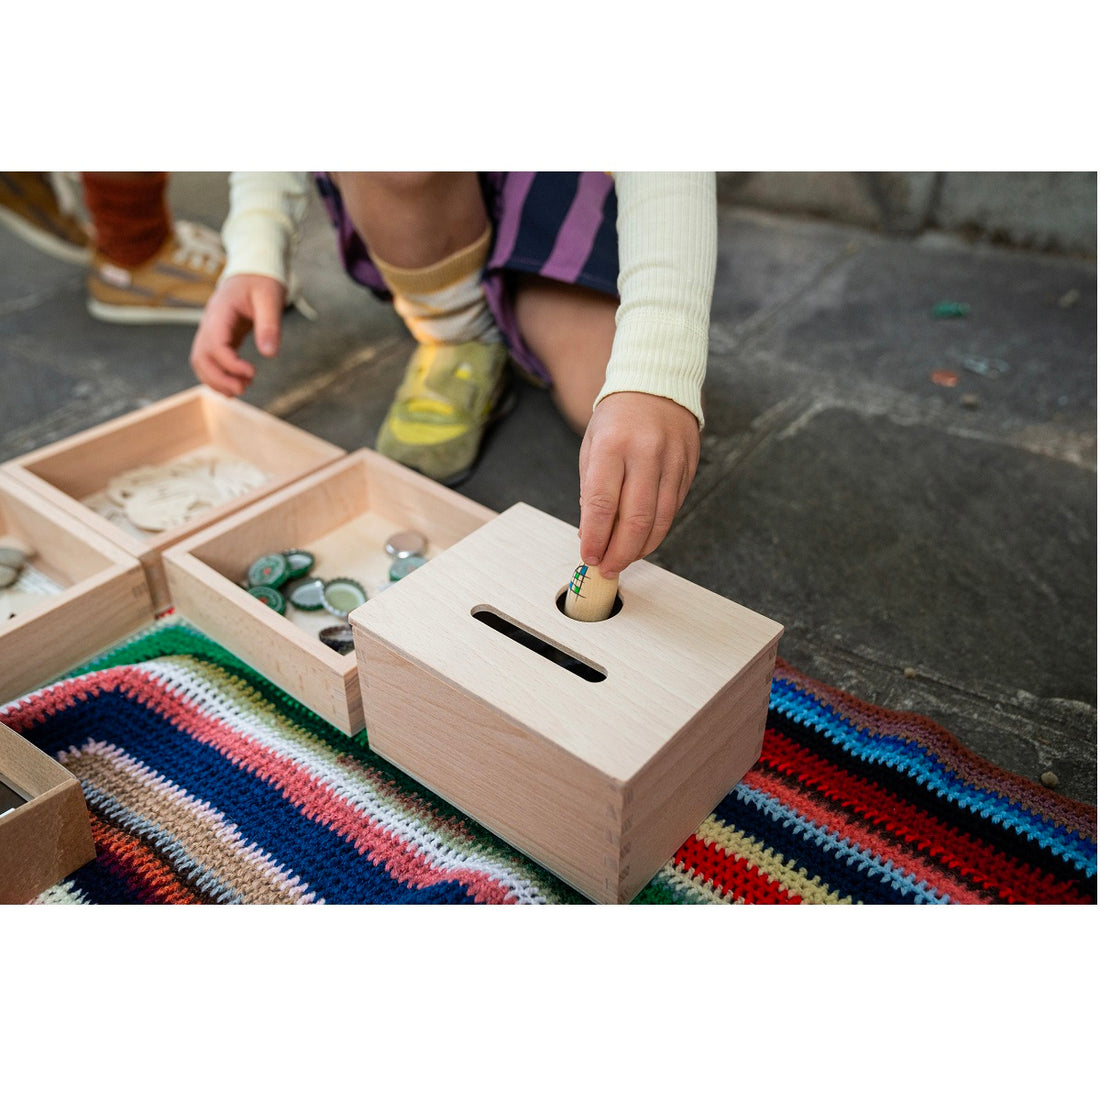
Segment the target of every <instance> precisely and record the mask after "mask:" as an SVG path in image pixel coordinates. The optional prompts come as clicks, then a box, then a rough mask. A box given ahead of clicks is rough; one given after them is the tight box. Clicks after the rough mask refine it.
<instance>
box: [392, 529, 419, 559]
mask: <svg viewBox="0 0 1100 1100" xmlns="http://www.w3.org/2000/svg"><path fill="white" fill-rule="evenodd" d="M427 549H428V540H427V539H426V538H425V537H424V536H423V535H422V534H421V533H420V532H419V531H398V532H397V533H396V534H393V535H390V537H389V538H388V539H386V553H387V554H389V556H390V557H391V558H407V557H409V555H411V554H419V555H421V556H422V555H423V554H424V551H425V550H427Z"/></svg>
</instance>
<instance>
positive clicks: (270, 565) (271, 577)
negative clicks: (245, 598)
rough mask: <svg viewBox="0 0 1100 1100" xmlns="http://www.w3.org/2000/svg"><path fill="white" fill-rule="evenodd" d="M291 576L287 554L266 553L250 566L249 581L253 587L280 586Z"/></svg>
mask: <svg viewBox="0 0 1100 1100" xmlns="http://www.w3.org/2000/svg"><path fill="white" fill-rule="evenodd" d="M289 576H290V562H288V561H287V560H286V555H285V554H264V556H263V557H262V558H257V559H256V560H255V561H254V562H253V563H252V564H251V565H250V566H249V567H248V583H249V584H250V585H252V586H253V587H255V586H257V585H259V586H264V585H267V586H268V587H269V588H278V587H279V585H281V584H282V583H283V582H284V581H285V580H286V579H287V577H289Z"/></svg>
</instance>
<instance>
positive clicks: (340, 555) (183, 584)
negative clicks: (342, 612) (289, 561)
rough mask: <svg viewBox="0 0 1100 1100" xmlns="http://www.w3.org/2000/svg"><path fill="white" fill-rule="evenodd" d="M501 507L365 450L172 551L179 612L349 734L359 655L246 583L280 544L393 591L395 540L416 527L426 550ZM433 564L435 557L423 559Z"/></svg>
mask: <svg viewBox="0 0 1100 1100" xmlns="http://www.w3.org/2000/svg"><path fill="white" fill-rule="evenodd" d="M495 514H496V513H494V512H493V511H491V510H490V509H488V508H485V507H483V506H482V505H480V504H477V503H475V502H474V501H471V500H467V499H466V498H464V497H462V496H459V495H458V494H457V493H455V492H452V491H451V490H449V489H445V488H444V487H443V486H441V485H438V484H437V483H436V482H434V481H430V480H429V479H428V478H425V477H422V476H420V475H419V474H417V473H414V472H413V471H411V470H408V469H406V468H405V467H404V466H401V465H399V464H398V463H396V462H392V461H391V460H390V459H388V458H384V457H383V456H382V455H379V454H377V453H376V452H374V451H372V450H368V449H362V450H359V451H355V452H353V453H352V454H350V455H348V456H347V457H346V458H344V459H342V460H340V461H339V462H335V463H333V464H332V465H331V466H328V467H326V468H325V469H323V470H320V471H318V472H317V473H315V474H312V475H310V476H309V477H306V478H303V479H302V480H300V481H298V482H295V483H294V484H293V485H291V486H288V487H287V488H286V489H283V490H281V491H280V492H278V493H273V494H272V495H271V496H269V497H267V498H265V499H264V500H262V501H260V502H258V503H257V504H254V505H252V506H250V507H249V508H247V509H245V510H243V511H241V512H239V513H237V514H236V515H234V516H232V517H230V518H228V519H226V520H224V521H223V522H221V523H219V524H217V525H215V526H213V527H210V528H208V529H207V530H205V531H203V532H201V533H200V534H198V535H195V536H194V537H192V538H190V539H188V540H186V541H185V542H181V543H180V544H179V545H177V546H175V547H173V548H171V549H170V550H168V551H167V552H166V553H165V555H164V563H165V568H166V571H167V576H168V584H169V588H170V590H171V593H172V598H173V601H174V603H175V606H176V608H177V609H178V610H179V612H180V613H181V614H182V615H183V616H184V617H185V618H187V619H188V620H190V621H191V622H192V623H194V624H195V625H196V626H197V627H199V629H200V630H202V631H203V632H204V633H206V634H208V635H209V636H210V637H212V638H214V639H215V640H216V641H218V642H220V643H221V644H222V645H224V646H225V647H226V649H228V650H230V651H231V652H232V653H235V654H236V655H237V656H238V657H240V658H242V659H243V660H245V661H247V662H248V664H249V665H251V666H252V667H253V668H255V669H256V670H257V671H259V672H261V673H263V675H264V676H266V677H267V678H268V679H269V680H271V681H272V683H275V684H278V685H279V687H281V688H282V689H283V690H284V691H286V692H287V693H288V694H289V695H291V696H293V697H294V698H295V699H297V700H298V701H299V702H301V703H304V704H305V705H306V706H307V707H309V708H310V709H311V710H313V711H315V712H316V713H317V714H319V715H321V717H323V718H325V719H326V720H327V721H329V722H331V723H332V725H334V726H336V727H337V728H338V729H341V730H343V731H344V732H345V733H348V734H354V733H358V732H359V730H361V729H362V728H363V707H362V702H361V699H360V693H359V677H358V673H357V669H356V663H355V654H354V653H347V654H340V653H337V652H336V651H335V650H333V649H330V648H329V647H328V646H327V645H325V644H324V643H323V642H322V641H320V640H319V638H318V629H319V627H320V626H322V625H327V624H330V623H335V622H337V621H338V620H335V619H333V618H332V617H330V616H328V615H327V614H325V613H323V612H297V613H294V611H293V610H292V609H290V608H288V615H287V616H284V615H281V614H279V613H278V612H276V611H274V610H272V609H271V608H269V607H267V606H265V605H264V604H263V603H261V602H260V601H259V600H258V599H256V598H255V597H254V596H251V595H249V594H248V592H246V591H245V589H244V588H243V587H241V583H240V582H242V580H243V579H244V577H245V576H246V574H247V571H248V566H249V565H250V564H251V563H252V562H253V561H255V560H256V559H257V558H259V557H261V556H263V555H264V554H267V553H271V552H273V551H283V550H288V549H305V550H308V551H310V552H311V553H312V554H314V556H315V558H316V563H315V565H314V568H313V570H312V573H313V575H315V576H319V577H322V578H325V579H333V578H336V577H351V578H353V579H356V580H359V581H360V582H361V583H362V584H363V585H364V587H365V589H366V591H367V594H368V597H369V598H370V599H371V600H373V599H375V598H379V599H384V598H388V597H389V595H390V592H391V591H394V590H396V589H397V588H400V586H401V585H403V584H407V583H408V578H406V579H404V580H401V581H399V582H397V583H396V584H395V585H393V587H392V589H387V590H386V592H385V593H383V595H382V596H381V597H379V596H378V592H379V589H380V588H381V587H382V586H384V585H386V584H387V583H388V572H389V565H390V561H391V559H390V556H389V554H388V553H387V552H386V549H385V546H386V541H387V539H388V538H389V536H390V535H392V534H394V533H395V532H398V531H402V530H406V529H410V528H411V529H414V530H417V531H419V532H420V533H421V534H422V535H424V536H425V537H426V538H427V540H428V556H429V558H430V557H431V556H432V555H434V554H436V553H438V552H439V551H441V550H443V549H445V548H446V547H448V546H450V545H451V544H452V543H454V542H456V541H458V540H459V539H461V538H462V537H463V536H464V535H467V534H469V532H471V531H473V530H475V529H476V528H477V527H479V526H480V525H481V524H483V523H485V522H486V521H487V520H489V519H491V518H492V517H493V516H494V515H495ZM425 568H426V567H425Z"/></svg>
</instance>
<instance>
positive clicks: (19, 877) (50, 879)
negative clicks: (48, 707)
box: [0, 722, 95, 905]
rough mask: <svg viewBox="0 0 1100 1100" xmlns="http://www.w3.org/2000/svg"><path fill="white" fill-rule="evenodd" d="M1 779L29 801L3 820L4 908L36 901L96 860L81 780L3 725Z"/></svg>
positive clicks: (0, 893)
mask: <svg viewBox="0 0 1100 1100" xmlns="http://www.w3.org/2000/svg"><path fill="white" fill-rule="evenodd" d="M0 780H2V781H3V782H4V783H5V784H6V785H7V786H8V787H9V788H11V789H12V790H13V791H14V792H15V793H16V794H17V795H19V796H21V797H22V798H24V799H26V801H25V802H23V804H22V805H20V806H16V807H15V808H14V809H13V810H11V811H10V812H8V813H6V814H3V815H2V816H0V904H3V905H16V904H21V903H23V902H28V901H33V900H34V899H35V898H36V897H38V895H39V894H41V893H42V891H43V890H48V889H49V888H50V887H51V886H53V885H54V884H55V883H58V882H60V881H61V880H62V879H63V878H64V877H65V876H66V875H70V874H72V872H73V871H75V870H76V869H77V868H78V867H83V866H84V864H85V863H87V862H88V861H89V860H93V859H95V844H94V843H93V842H92V826H91V821H90V819H89V817H88V807H87V804H86V803H85V802H84V793H83V791H82V790H81V789H80V782H79V780H77V779H76V778H75V777H74V776H73V775H71V774H70V773H69V772H67V771H66V770H65V769H64V768H63V767H62V766H61V765H60V764H59V763H58V762H57V761H56V760H54V759H53V758H52V757H50V756H47V755H46V754H45V753H44V752H42V750H41V749H38V748H35V746H34V745H32V744H31V743H30V742H29V741H27V740H25V739H24V738H22V737H20V736H19V734H17V733H16V732H15V731H14V730H13V729H11V728H10V727H9V726H6V725H4V723H3V722H0Z"/></svg>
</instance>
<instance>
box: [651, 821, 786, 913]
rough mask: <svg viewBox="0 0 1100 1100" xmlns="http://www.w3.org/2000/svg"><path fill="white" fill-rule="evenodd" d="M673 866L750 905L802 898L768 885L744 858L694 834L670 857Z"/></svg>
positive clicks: (764, 875) (776, 885) (778, 902)
mask: <svg viewBox="0 0 1100 1100" xmlns="http://www.w3.org/2000/svg"><path fill="white" fill-rule="evenodd" d="M672 859H673V863H674V864H675V865H676V866H677V867H678V868H681V869H682V870H686V871H688V872H689V873H692V874H694V875H696V876H698V877H701V878H702V879H703V881H704V882H706V883H709V884H710V885H712V886H714V887H716V888H717V889H718V890H720V891H721V893H722V895H723V896H724V897H731V896H732V897H735V898H743V899H744V900H745V901H746V902H750V903H752V904H754V905H801V904H802V899H801V898H800V897H799V896H798V895H797V894H792V893H791V892H790V891H789V890H788V889H787V888H786V887H785V886H781V885H780V884H779V883H777V882H772V881H771V879H769V878H768V877H767V875H766V874H765V872H764V871H762V870H761V869H760V868H758V867H755V866H754V865H753V864H752V863H750V862H749V861H748V860H747V859H746V858H745V857H744V856H741V855H738V854H737V853H736V852H730V851H727V850H726V849H725V848H723V847H722V846H721V845H719V844H711V843H710V842H709V841H705V840H703V839H702V838H701V837H699V836H698V835H697V834H693V835H692V836H689V837H688V838H687V840H685V841H684V843H683V844H681V845H680V847H679V848H678V849H677V852H676V854H675V855H674V856H673V857H672Z"/></svg>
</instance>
